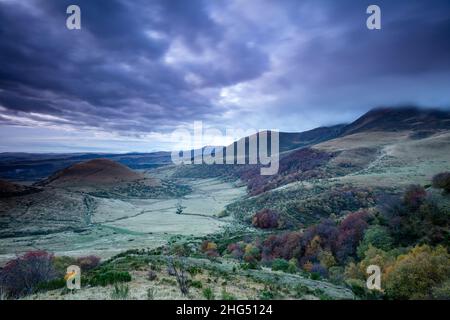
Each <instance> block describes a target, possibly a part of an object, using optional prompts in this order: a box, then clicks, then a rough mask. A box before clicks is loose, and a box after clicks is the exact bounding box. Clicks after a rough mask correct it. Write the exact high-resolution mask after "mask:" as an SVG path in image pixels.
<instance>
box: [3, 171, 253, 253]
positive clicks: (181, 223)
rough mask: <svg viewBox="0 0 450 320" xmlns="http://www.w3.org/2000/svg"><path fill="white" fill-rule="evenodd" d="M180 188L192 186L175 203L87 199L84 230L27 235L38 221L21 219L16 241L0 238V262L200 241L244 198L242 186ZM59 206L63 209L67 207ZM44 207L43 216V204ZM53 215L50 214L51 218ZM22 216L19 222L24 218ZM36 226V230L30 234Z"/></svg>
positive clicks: (212, 182)
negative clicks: (32, 254) (34, 253)
mask: <svg viewBox="0 0 450 320" xmlns="http://www.w3.org/2000/svg"><path fill="white" fill-rule="evenodd" d="M183 183H185V184H187V185H190V186H191V187H192V193H190V194H188V195H186V196H184V197H180V198H177V199H120V200H119V199H113V198H96V197H93V196H90V198H91V200H92V203H95V205H94V206H92V208H91V210H92V212H90V224H88V225H85V226H83V228H82V229H81V230H62V231H58V230H59V229H56V228H54V229H53V228H50V229H47V231H46V232H40V233H39V234H34V235H33V234H31V235H30V232H27V231H29V229H32V228H33V225H34V224H35V221H36V220H37V219H36V218H34V219H33V220H30V221H28V223H26V222H27V221H23V220H22V221H21V228H22V232H21V234H20V235H19V236H12V237H10V236H9V237H4V238H2V240H1V242H2V245H1V247H0V261H2V262H4V261H6V260H8V259H10V258H11V257H14V256H15V255H16V254H17V253H21V252H25V251H28V250H32V249H41V250H48V251H51V252H55V253H56V254H57V255H72V256H79V255H84V254H96V255H99V256H100V257H102V258H107V257H110V256H111V255H114V254H116V253H118V252H120V251H123V250H126V249H129V248H142V247H144V248H154V247H157V246H160V245H162V244H165V243H167V241H168V240H169V239H170V238H171V237H172V236H174V235H182V236H195V237H201V236H204V235H207V234H210V233H214V232H218V231H220V230H221V229H223V228H224V227H225V226H226V225H229V224H230V223H231V221H230V220H229V219H228V220H227V219H225V220H224V219H219V218H217V217H216V216H217V215H218V214H219V213H220V212H221V211H222V210H223V209H224V208H225V205H226V204H227V203H229V202H232V201H234V200H237V199H238V198H239V197H242V196H243V195H244V194H245V190H244V189H243V188H242V187H241V188H236V187H235V186H234V185H233V184H232V183H227V182H222V181H220V180H218V179H203V180H196V181H189V180H186V181H183ZM70 196H71V197H76V196H77V195H73V194H70ZM22 201H23V200H22ZM64 205H66V206H67V202H66V203H65V204H64ZM178 205H181V206H182V207H183V212H182V214H177V213H176V210H177V206H178ZM46 206H47V207H46V208H45V209H46V210H47V211H48V203H46ZM61 208H62V207H61ZM36 210H38V209H36ZM39 210H43V209H42V208H39ZM78 210H79V211H82V210H84V208H80V209H76V210H75V212H78ZM56 212H57V210H56V209H55V214H56ZM58 213H59V211H58ZM47 214H48V212H47ZM46 216H47V218H48V215H46ZM21 217H22V219H24V216H23V215H22V216H21ZM21 217H20V216H19V217H17V219H20V218H21ZM17 219H16V220H17ZM30 219H31V218H30ZM51 219H53V218H51ZM5 220H6V217H4V220H3V221H4V223H5V224H6V221H5ZM24 222H25V223H24ZM45 223H46V224H47V225H48V224H50V226H52V225H53V226H55V225H56V224H57V225H58V226H59V227H60V228H61V229H64V225H65V224H66V222H65V221H64V220H63V221H61V217H59V220H58V219H56V218H55V219H54V221H53V223H52V222H49V221H48V220H47V221H45ZM66 225H67V224H66ZM8 226H12V227H13V226H15V225H14V222H11V221H9V222H8ZM12 227H11V228H12ZM38 227H39V225H38V226H36V228H35V229H37V228H38ZM47 228H48V227H47ZM3 230H5V229H3ZM32 230H34V229H32ZM32 230H31V231H32ZM36 231H37V230H36ZM41 231H42V229H41ZM16 232H17V230H16ZM31 233H32V232H31Z"/></svg>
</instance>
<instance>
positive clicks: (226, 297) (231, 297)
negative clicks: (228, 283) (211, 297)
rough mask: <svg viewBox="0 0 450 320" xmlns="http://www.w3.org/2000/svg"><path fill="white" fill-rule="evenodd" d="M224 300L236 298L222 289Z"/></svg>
mask: <svg viewBox="0 0 450 320" xmlns="http://www.w3.org/2000/svg"><path fill="white" fill-rule="evenodd" d="M222 300H236V297H235V296H233V295H232V294H231V293H228V292H227V290H226V289H225V288H223V289H222Z"/></svg>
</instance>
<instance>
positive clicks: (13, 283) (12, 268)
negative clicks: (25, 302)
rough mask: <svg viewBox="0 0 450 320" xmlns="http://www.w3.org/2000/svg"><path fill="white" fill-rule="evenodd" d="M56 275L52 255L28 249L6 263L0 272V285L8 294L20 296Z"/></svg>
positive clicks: (30, 291) (54, 277)
mask: <svg viewBox="0 0 450 320" xmlns="http://www.w3.org/2000/svg"><path fill="white" fill-rule="evenodd" d="M56 277H57V272H56V270H55V268H54V266H53V255H52V254H50V253H48V252H45V251H30V252H27V253H25V254H24V255H22V256H20V257H18V258H16V259H13V260H10V261H9V262H7V263H6V265H5V267H4V268H3V269H2V270H1V273H0V286H2V287H3V288H4V289H5V291H6V293H7V295H8V296H11V297H20V296H23V295H27V294H30V293H32V292H33V291H34V290H35V289H36V288H37V286H38V284H40V283H44V282H48V281H51V280H54V279H56Z"/></svg>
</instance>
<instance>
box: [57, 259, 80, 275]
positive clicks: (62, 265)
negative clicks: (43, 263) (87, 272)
mask: <svg viewBox="0 0 450 320" xmlns="http://www.w3.org/2000/svg"><path fill="white" fill-rule="evenodd" d="M75 264H77V260H76V259H75V258H72V257H67V256H59V257H53V266H54V267H55V270H56V272H57V273H58V276H61V277H63V276H64V275H65V274H66V271H67V267H68V266H71V265H75Z"/></svg>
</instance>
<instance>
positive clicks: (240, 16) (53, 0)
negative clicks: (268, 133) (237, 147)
mask: <svg viewBox="0 0 450 320" xmlns="http://www.w3.org/2000/svg"><path fill="white" fill-rule="evenodd" d="M71 4H76V5H78V6H79V7H80V9H81V30H69V29H67V27H66V19H67V17H68V16H69V15H68V14H67V13H66V9H67V7H68V6H69V5H71ZM371 4H376V5H378V6H379V7H380V9H381V30H369V29H368V28H367V27H366V19H367V18H368V17H369V15H368V14H367V13H366V9H367V7H368V6H369V5H371ZM449 39H450V2H449V1H448V0H442V1H440V0H431V1H430V0H428V1H427V0H422V1H416V0H396V1H387V0H383V1H381V0H373V1H370V2H369V1H361V0H354V1H348V0H343V1H335V0H311V1H309V0H306V1H300V0H276V1H275V0H203V1H202V0H189V1H186V0H133V1H128V0H104V1H101V0H96V1H93V0H70V1H66V0H21V1H18V0H0V152H136V151H137V152H149V151H157V150H173V149H176V148H178V147H180V146H179V141H174V136H173V132H174V130H180V129H186V130H191V129H192V128H193V125H194V122H197V123H199V122H201V123H202V125H203V127H204V128H210V129H216V130H219V131H218V132H222V133H223V135H225V133H226V129H234V130H236V129H241V130H251V129H255V130H262V129H277V130H280V131H303V130H308V129H312V128H315V127H318V126H327V125H333V124H339V123H347V122H351V121H353V120H355V119H356V118H358V117H359V116H361V115H362V114H364V113H365V112H367V111H368V110H370V109H372V108H374V107H381V106H401V105H416V106H421V107H425V108H431V107H433V108H434V107H437V108H446V109H448V108H450V90H449V88H450V40H449ZM235 138H236V137H231V136H228V137H225V136H223V137H220V136H219V134H218V133H217V134H215V135H214V134H211V135H206V136H205V137H204V139H203V140H202V141H200V142H199V143H200V144H204V145H206V144H214V145H224V144H226V143H229V142H231V140H233V139H235Z"/></svg>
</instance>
